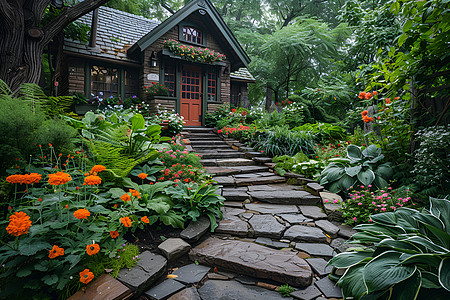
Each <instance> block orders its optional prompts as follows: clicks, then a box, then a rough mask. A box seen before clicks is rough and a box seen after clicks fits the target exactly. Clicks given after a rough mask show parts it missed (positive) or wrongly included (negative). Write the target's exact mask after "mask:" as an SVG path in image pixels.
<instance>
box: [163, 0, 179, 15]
mask: <svg viewBox="0 0 450 300" xmlns="http://www.w3.org/2000/svg"><path fill="white" fill-rule="evenodd" d="M159 4H160V5H161V6H162V7H163V8H165V9H166V10H167V11H168V12H170V13H171V14H172V15H173V14H175V12H174V11H173V9H172V8H171V7H170V6H169V5H167V3H166V1H164V0H160V1H159Z"/></svg>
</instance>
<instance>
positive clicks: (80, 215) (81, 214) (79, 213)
mask: <svg viewBox="0 0 450 300" xmlns="http://www.w3.org/2000/svg"><path fill="white" fill-rule="evenodd" d="M90 215H91V213H90V212H89V211H88V210H87V209H85V208H80V209H77V210H76V211H75V212H74V213H73V216H74V217H75V218H77V219H78V220H81V219H87V217H89V216H90Z"/></svg>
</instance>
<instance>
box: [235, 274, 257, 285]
mask: <svg viewBox="0 0 450 300" xmlns="http://www.w3.org/2000/svg"><path fill="white" fill-rule="evenodd" d="M236 281H238V282H240V283H242V284H246V285H256V284H257V283H258V278H255V277H251V276H245V275H239V276H237V277H236Z"/></svg>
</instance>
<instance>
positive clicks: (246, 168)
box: [229, 166, 269, 174]
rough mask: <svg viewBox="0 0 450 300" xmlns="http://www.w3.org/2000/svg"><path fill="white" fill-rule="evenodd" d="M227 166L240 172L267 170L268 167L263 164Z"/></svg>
mask: <svg viewBox="0 0 450 300" xmlns="http://www.w3.org/2000/svg"><path fill="white" fill-rule="evenodd" d="M229 168H230V169H236V170H238V171H239V173H240V174H246V173H256V172H267V171H269V168H268V167H265V166H236V167H229Z"/></svg>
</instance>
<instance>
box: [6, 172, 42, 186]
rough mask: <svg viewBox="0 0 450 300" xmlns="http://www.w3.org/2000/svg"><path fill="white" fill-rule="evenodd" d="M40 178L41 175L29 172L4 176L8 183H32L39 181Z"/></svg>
mask: <svg viewBox="0 0 450 300" xmlns="http://www.w3.org/2000/svg"><path fill="white" fill-rule="evenodd" d="M41 179H42V175H41V174H38V173H31V174H24V175H21V174H14V175H10V176H8V177H6V181H8V182H9V183H20V184H22V183H24V184H34V183H39V181H40V180H41Z"/></svg>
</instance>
